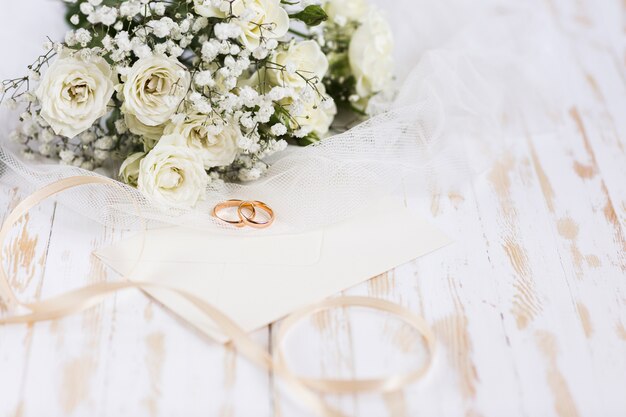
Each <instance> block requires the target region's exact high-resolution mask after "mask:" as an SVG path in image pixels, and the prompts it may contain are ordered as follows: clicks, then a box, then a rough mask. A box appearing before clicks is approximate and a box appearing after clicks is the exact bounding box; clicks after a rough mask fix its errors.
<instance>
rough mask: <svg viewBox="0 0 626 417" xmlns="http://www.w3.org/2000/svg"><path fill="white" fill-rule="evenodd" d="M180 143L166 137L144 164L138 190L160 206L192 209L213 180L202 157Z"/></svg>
mask: <svg viewBox="0 0 626 417" xmlns="http://www.w3.org/2000/svg"><path fill="white" fill-rule="evenodd" d="M177 142H180V138H178V137H176V135H170V136H163V137H162V138H161V140H160V141H159V143H157V145H156V146H155V147H154V149H152V150H151V151H150V152H149V153H148V154H147V155H146V156H145V158H143V159H142V160H141V163H140V165H139V178H138V181H137V188H138V189H139V190H141V191H142V192H143V193H144V194H145V195H146V196H148V197H149V198H150V199H152V200H153V201H155V202H156V203H158V204H162V205H164V206H166V207H175V208H189V207H193V206H195V205H196V203H197V202H198V201H199V200H200V198H201V197H202V196H203V195H204V193H205V190H206V186H207V184H208V182H209V176H208V175H207V173H206V171H205V170H204V164H203V163H202V159H201V158H200V156H199V155H198V153H197V152H195V151H194V150H193V149H191V148H188V147H186V146H177V145H174V144H173V143H177Z"/></svg>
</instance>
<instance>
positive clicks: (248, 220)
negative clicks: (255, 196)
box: [237, 201, 276, 229]
mask: <svg viewBox="0 0 626 417" xmlns="http://www.w3.org/2000/svg"><path fill="white" fill-rule="evenodd" d="M246 203H247V204H251V205H252V206H253V207H254V208H255V209H261V211H264V212H265V213H266V214H267V216H268V220H266V221H264V222H258V221H256V220H254V218H255V215H256V213H257V212H258V210H255V211H254V213H253V214H252V215H251V216H249V215H246V213H244V211H243V210H244V208H245V207H247V206H246ZM237 213H238V214H239V218H240V219H241V220H242V221H243V223H244V224H245V225H247V226H250V227H254V228H255V229H265V228H267V227H270V226H271V225H272V223H274V220H275V219H276V216H274V210H272V208H271V207H270V206H268V205H267V204H265V203H264V202H262V201H244V202H242V203H241V204H240V205H239V207H238V208H237Z"/></svg>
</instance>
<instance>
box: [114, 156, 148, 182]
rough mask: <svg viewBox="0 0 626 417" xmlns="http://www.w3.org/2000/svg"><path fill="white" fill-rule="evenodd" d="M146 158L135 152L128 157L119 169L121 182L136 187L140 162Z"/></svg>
mask: <svg viewBox="0 0 626 417" xmlns="http://www.w3.org/2000/svg"><path fill="white" fill-rule="evenodd" d="M144 156H146V154H145V153H144V152H137V153H134V154H132V155H130V156H129V157H128V158H126V160H124V162H123V163H122V166H121V167H120V172H119V176H120V179H121V180H122V181H124V182H125V183H126V184H129V185H134V186H136V185H137V180H138V178H139V165H140V164H141V160H142V159H143V157H144Z"/></svg>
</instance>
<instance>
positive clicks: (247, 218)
mask: <svg viewBox="0 0 626 417" xmlns="http://www.w3.org/2000/svg"><path fill="white" fill-rule="evenodd" d="M235 207H236V208H237V219H232V218H228V217H226V216H224V212H226V211H228V210H229V209H233V208H235ZM259 212H263V213H264V216H263V217H265V219H263V221H258V220H257V219H256V218H257V214H259ZM213 216H214V217H217V218H218V219H220V220H221V221H223V222H224V223H228V224H230V225H233V226H235V227H246V226H249V227H253V228H255V229H265V228H267V227H270V226H271V225H272V223H274V219H275V216H274V210H272V209H271V207H270V206H268V205H267V204H265V203H264V202H262V201H244V200H228V201H224V202H223V203H219V204H218V205H216V206H215V207H214V208H213Z"/></svg>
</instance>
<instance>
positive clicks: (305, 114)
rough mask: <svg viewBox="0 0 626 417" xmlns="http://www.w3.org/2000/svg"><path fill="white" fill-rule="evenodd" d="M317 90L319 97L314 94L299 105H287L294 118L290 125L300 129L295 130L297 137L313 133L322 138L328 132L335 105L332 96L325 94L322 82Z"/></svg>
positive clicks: (335, 108)
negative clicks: (310, 98)
mask: <svg viewBox="0 0 626 417" xmlns="http://www.w3.org/2000/svg"><path fill="white" fill-rule="evenodd" d="M317 90H318V91H319V93H320V94H321V97H320V96H316V97H315V98H314V99H313V100H311V101H309V102H306V103H302V104H303V105H302V106H301V107H300V106H294V105H290V106H289V107H288V109H289V110H290V113H291V115H292V117H293V119H294V120H293V121H292V126H291V127H292V129H294V130H298V129H299V130H300V132H296V134H297V136H299V137H303V136H307V135H309V134H311V133H313V134H315V135H316V136H317V137H318V138H320V139H321V138H323V137H324V136H326V135H327V134H328V131H329V130H330V126H331V124H332V123H333V120H334V119H335V115H336V114H337V106H336V104H335V102H334V100H333V99H332V98H330V97H327V96H326V89H325V88H324V84H319V85H318V86H317ZM296 107H300V108H299V109H297V108H296Z"/></svg>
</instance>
